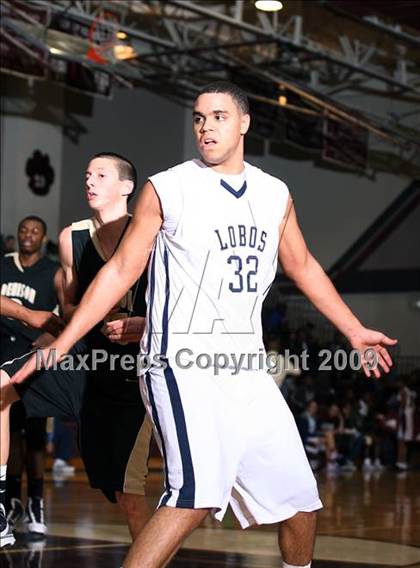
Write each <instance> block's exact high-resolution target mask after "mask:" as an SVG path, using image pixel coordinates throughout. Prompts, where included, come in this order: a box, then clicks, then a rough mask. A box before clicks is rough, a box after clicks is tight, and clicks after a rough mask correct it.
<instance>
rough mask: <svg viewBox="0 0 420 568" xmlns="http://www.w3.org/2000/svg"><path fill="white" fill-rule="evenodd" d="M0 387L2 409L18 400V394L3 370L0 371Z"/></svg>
mask: <svg viewBox="0 0 420 568" xmlns="http://www.w3.org/2000/svg"><path fill="white" fill-rule="evenodd" d="M0 388H1V396H0V405H1V409H2V410H3V409H6V408H8V407H9V406H10V405H11V404H13V403H14V402H16V401H17V400H19V396H18V394H17V392H16V389H15V387H14V386H13V384H12V382H11V381H10V377H9V375H8V374H7V373H6V371H3V370H1V371H0Z"/></svg>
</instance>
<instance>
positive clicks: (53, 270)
mask: <svg viewBox="0 0 420 568" xmlns="http://www.w3.org/2000/svg"><path fill="white" fill-rule="evenodd" d="M46 231H47V227H46V224H45V222H44V221H43V220H42V219H40V218H39V217H36V216H28V217H26V218H25V219H22V221H21V222H20V223H19V226H18V245H19V252H13V253H9V254H7V255H5V256H3V257H2V258H1V295H2V297H3V298H4V300H5V301H6V302H5V309H6V313H5V314H4V315H2V317H1V319H0V335H1V355H0V357H1V359H0V363H3V362H5V361H8V360H11V359H13V358H15V357H20V356H21V355H24V354H25V353H27V352H28V351H30V350H31V349H32V343H33V342H34V341H35V340H36V339H37V338H38V337H39V336H40V334H41V333H42V332H41V331H40V330H36V329H34V328H33V327H28V325H26V324H25V322H24V320H27V321H29V322H31V321H32V323H35V324H36V321H35V320H36V318H35V320H34V317H33V316H36V315H37V314H38V315H41V319H43V320H44V325H45V323H47V322H50V323H52V324H53V325H52V326H51V325H50V326H49V327H48V328H49V329H50V330H51V331H54V330H55V331H57V327H55V326H57V325H58V324H59V322H60V320H59V319H58V318H56V317H55V316H53V314H51V311H52V310H54V309H55V308H56V307H57V303H58V299H57V293H56V292H57V290H58V288H59V281H58V280H59V274H58V268H59V266H58V264H57V263H55V262H53V261H51V260H50V259H48V258H47V257H45V256H43V255H42V246H43V244H44V242H45V241H46ZM8 302H12V303H13V304H14V306H15V310H10V309H8V306H9V303H8ZM8 314H9V315H12V316H17V317H18V319H10V317H6V316H7V315H8ZM39 319H40V318H38V320H39ZM19 320H20V321H19ZM39 323H41V322H40V321H39ZM54 327H55V329H54ZM5 428H6V426H5ZM10 430H11V436H12V450H13V451H12V455H11V456H10V460H9V471H8V475H7V481H6V486H5V487H4V478H5V477H6V463H7V458H6V456H3V453H5V452H7V449H8V448H7V446H6V445H4V444H2V448H1V451H2V456H1V457H2V459H1V468H2V471H1V478H2V481H1V483H2V485H3V487H1V488H0V491H1V492H2V495H1V497H2V503H1V505H0V506H1V507H4V506H6V509H7V512H8V519H9V524H10V525H12V526H13V525H16V524H17V523H18V522H20V521H23V520H24V519H25V508H24V506H23V504H22V500H21V478H22V473H23V469H24V465H25V462H26V469H27V475H28V503H27V507H26V519H25V520H26V521H27V528H28V529H29V531H30V532H33V533H40V534H44V533H45V532H46V530H47V528H46V525H45V522H44V516H43V498H42V497H43V477H44V461H45V460H44V450H45V442H46V433H45V418H28V419H26V417H25V411H24V408H23V405H22V403H19V404H17V405H15V406H14V408H13V411H12V413H11V417H10ZM22 431H24V432H25V445H24V444H23V439H22ZM24 447H26V451H25V450H24ZM5 488H6V494H7V499H5V498H4V497H5V495H4V492H3V490H4V489H5ZM3 530H4V527H3ZM5 539H6V535H4V538H3V539H2V540H5Z"/></svg>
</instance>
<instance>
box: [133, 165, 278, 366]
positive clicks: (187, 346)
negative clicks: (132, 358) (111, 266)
mask: <svg viewBox="0 0 420 568" xmlns="http://www.w3.org/2000/svg"><path fill="white" fill-rule="evenodd" d="M227 179H229V176H227V177H226V178H225V179H224V178H223V174H220V173H217V172H215V171H214V170H212V169H211V168H209V167H207V166H206V165H205V164H204V163H203V162H201V161H199V160H192V161H188V162H184V163H183V164H180V165H178V166H175V167H173V168H170V169H169V170H167V171H164V172H161V173H158V174H156V175H154V176H153V177H151V178H150V181H151V182H152V184H153V186H154V188H155V190H156V192H157V194H158V196H159V199H160V202H161V206H162V210H163V217H164V221H163V225H162V229H161V230H160V232H159V234H158V236H157V239H156V243H155V248H154V251H153V253H152V255H151V259H150V264H149V285H148V292H147V303H148V318H147V330H146V333H145V335H144V339H143V341H142V352H143V353H147V354H149V355H150V356H155V355H157V354H161V355H162V356H163V357H165V358H167V359H168V361H172V362H173V361H174V358H176V356H177V353H178V354H179V353H180V352H182V353H187V354H188V355H190V352H192V354H191V355H192V356H193V357H196V356H197V355H199V354H201V353H207V354H209V355H210V357H213V355H214V354H217V353H226V354H232V353H234V354H237V355H240V354H251V353H255V354H258V353H259V354H261V352H264V348H263V343H262V324H261V308H262V303H263V300H264V298H265V296H266V294H267V292H268V290H269V288H270V285H271V283H272V282H273V279H274V277H275V274H276V267H277V254H278V245H279V226H280V223H281V221H282V219H283V217H284V214H285V211H286V206H287V200H288V190H287V187H286V185H285V184H284V183H283V182H281V181H280V180H278V179H276V178H274V177H272V176H271V175H269V174H266V173H264V172H263V171H262V170H260V169H258V168H256V167H254V166H251V165H250V164H247V163H246V164H245V174H244V178H243V179H244V183H243V185H242V186H241V187H236V188H235V187H232V186H231V185H230V184H229V183H228V182H227V181H226V180H227ZM182 350H184V351H182ZM186 350H189V351H186ZM190 358H191V357H190Z"/></svg>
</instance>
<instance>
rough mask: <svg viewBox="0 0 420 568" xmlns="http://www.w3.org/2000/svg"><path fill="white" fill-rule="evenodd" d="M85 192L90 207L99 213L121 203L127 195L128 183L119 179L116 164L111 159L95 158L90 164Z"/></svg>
mask: <svg viewBox="0 0 420 568" xmlns="http://www.w3.org/2000/svg"><path fill="white" fill-rule="evenodd" d="M85 190H86V198H87V200H88V203H89V207H91V209H94V210H98V211H99V210H101V209H104V208H105V207H109V206H112V205H115V204H117V203H120V202H121V199H122V196H123V195H124V194H126V193H127V191H125V190H126V183H125V182H124V181H122V180H120V179H119V172H118V169H117V167H116V165H115V162H114V160H110V159H109V158H95V159H94V160H92V161H91V162H89V165H88V167H87V170H86V178H85Z"/></svg>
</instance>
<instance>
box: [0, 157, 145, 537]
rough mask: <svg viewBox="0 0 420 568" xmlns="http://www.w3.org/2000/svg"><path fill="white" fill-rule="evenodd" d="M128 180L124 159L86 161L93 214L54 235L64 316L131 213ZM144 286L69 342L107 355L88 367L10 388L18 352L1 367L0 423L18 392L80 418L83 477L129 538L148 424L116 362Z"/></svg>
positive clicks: (134, 340)
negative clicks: (122, 521)
mask: <svg viewBox="0 0 420 568" xmlns="http://www.w3.org/2000/svg"><path fill="white" fill-rule="evenodd" d="M135 186H136V172H135V168H134V166H133V165H132V164H131V162H129V161H128V160H126V159H125V158H123V157H121V156H119V155H116V154H111V153H106V154H101V155H98V156H96V157H94V158H93V159H92V160H91V161H90V163H89V165H88V168H87V171H86V184H85V189H86V196H87V199H88V203H89V206H90V207H91V209H92V210H93V211H94V216H93V218H92V219H87V220H84V221H80V222H77V223H73V224H72V225H71V226H69V227H66V228H65V229H64V230H63V231H62V233H61V235H60V239H59V244H60V259H61V262H62V266H63V269H64V275H65V278H64V302H63V313H64V317H65V318H67V319H70V318H71V315H72V313H73V311H74V310H75V308H76V306H77V303H78V301H79V299H80V297H81V296H82V295H83V293H84V291H85V290H86V288H87V287H88V286H89V284H90V282H91V280H92V279H93V278H94V277H95V275H96V274H97V272H98V271H99V270H100V269H101V267H102V266H103V265H104V264H105V263H106V261H107V260H108V259H109V258H110V257H111V256H112V254H113V252H114V250H115V249H116V247H117V245H118V242H119V240H120V239H121V237H122V235H123V233H124V232H125V229H126V228H127V227H128V225H129V223H130V219H131V217H130V216H129V215H128V213H127V200H128V197H129V196H130V195H131V194H132V192H133V191H134V189H135ZM145 288H146V279H144V278H142V279H140V280H139V281H138V282H137V283H135V284H134V286H133V287H132V289H131V290H129V291H128V293H127V294H126V295H125V296H124V297H123V298H122V299H120V301H119V302H118V304H117V306H114V308H113V310H111V313H110V314H108V317H107V318H106V319H105V321H104V322H101V324H99V325H98V326H96V327H95V329H94V330H92V332H90V333H89V334H88V335H87V336H86V337H85V338H84V339H83V341H81V342H79V343H78V344H77V345H76V346H75V349H74V351H73V352H72V354H73V355H77V354H88V355H89V356H90V358H89V362H88V365H91V363H92V362H93V357H92V355H93V350H96V351H95V352H96V353H98V350H100V353H101V358H102V359H106V360H104V361H102V362H101V363H99V364H97V365H96V368H95V369H92V368H90V370H89V371H85V370H83V369H81V370H78V371H74V370H73V371H72V370H68V371H64V370H63V369H62V368H61V369H57V370H54V369H49V370H47V371H40V372H38V373H36V374H35V375H34V377H33V379H31V381H28V383H25V385H22V387H23V388H20V387H19V386H18V387H17V388H16V390H15V389H14V387H12V386H11V385H10V381H9V377H10V376H11V375H12V374H13V373H14V372H15V370H16V369H17V368H19V367H20V366H21V365H22V364H23V361H24V360H25V358H23V359H22V360H19V361H14V362H12V363H10V364H8V365H4V366H3V367H2V373H1V379H2V390H3V392H4V397H3V400H4V404H3V408H2V424H3V423H4V422H5V421H6V420H7V412H8V408H9V407H10V405H12V404H13V402H14V401H15V400H16V399H17V398H21V399H22V401H23V403H24V405H25V408H26V410H27V412H28V413H29V414H30V415H34V416H75V417H76V418H77V419H79V421H80V442H81V453H82V457H83V459H84V462H85V466H86V471H87V474H88V477H89V481H90V483H91V485H92V487H95V488H99V489H101V490H102V491H103V493H104V494H105V495H106V497H107V498H108V499H109V500H110V501H112V502H115V501H118V503H119V504H120V506H121V507H122V509H123V511H124V512H125V513H126V515H127V520H128V524H129V528H130V531H131V534H132V536H133V537H134V536H136V535H137V534H138V533H139V531H140V529H141V528H142V526H143V524H144V522H145V521H146V520H147V516H148V511H147V505H146V501H145V498H144V485H145V476H146V474H147V458H148V452H149V444H150V436H151V424H150V422H149V421H147V420H146V421H145V420H144V418H145V410H144V406H143V404H142V401H141V397H140V393H139V387H138V380H137V374H136V368H135V366H134V367H132V368H130V370H128V371H127V370H126V366H125V365H123V364H120V362H121V363H123V361H122V360H121V357H122V356H123V355H130V356H131V359H130V361H135V358H136V355H137V353H138V346H137V344H138V341H139V339H140V337H141V335H142V333H143V329H144V317H143V316H144V315H145V310H146V306H145V301H144V296H145ZM127 316H128V317H127ZM104 354H105V356H104ZM112 356H113V357H112Z"/></svg>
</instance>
